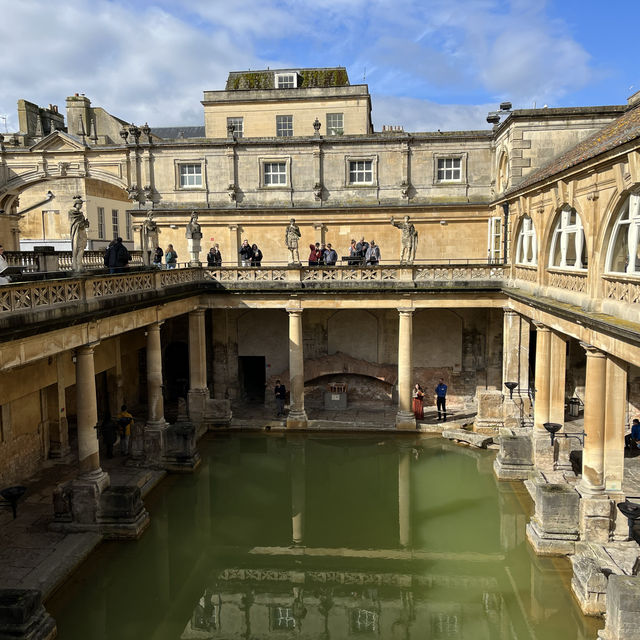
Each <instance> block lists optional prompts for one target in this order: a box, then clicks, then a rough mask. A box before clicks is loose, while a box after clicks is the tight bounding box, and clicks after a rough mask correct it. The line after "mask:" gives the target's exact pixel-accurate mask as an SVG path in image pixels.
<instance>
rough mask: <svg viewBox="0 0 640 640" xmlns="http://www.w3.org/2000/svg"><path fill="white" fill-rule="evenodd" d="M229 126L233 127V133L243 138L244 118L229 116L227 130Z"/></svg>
mask: <svg viewBox="0 0 640 640" xmlns="http://www.w3.org/2000/svg"><path fill="white" fill-rule="evenodd" d="M229 127H233V133H234V134H235V136H236V138H242V137H243V135H244V122H243V118H227V131H228V130H229Z"/></svg>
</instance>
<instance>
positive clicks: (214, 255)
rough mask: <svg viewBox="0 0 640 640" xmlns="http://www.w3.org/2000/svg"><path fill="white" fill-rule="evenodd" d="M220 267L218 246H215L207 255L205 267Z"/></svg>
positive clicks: (220, 259)
mask: <svg viewBox="0 0 640 640" xmlns="http://www.w3.org/2000/svg"><path fill="white" fill-rule="evenodd" d="M220 266H222V254H221V253H220V246H219V245H217V244H215V245H213V247H211V249H209V253H207V267H220Z"/></svg>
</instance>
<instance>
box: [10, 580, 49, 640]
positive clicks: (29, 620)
mask: <svg viewBox="0 0 640 640" xmlns="http://www.w3.org/2000/svg"><path fill="white" fill-rule="evenodd" d="M57 635H58V632H57V629H56V621H55V620H54V619H53V618H52V617H51V616H50V615H49V613H47V611H46V610H45V608H44V606H43V605H42V594H41V593H40V591H36V590H35V589H0V637H1V638H14V639H15V640H53V638H55V637H56V636H57Z"/></svg>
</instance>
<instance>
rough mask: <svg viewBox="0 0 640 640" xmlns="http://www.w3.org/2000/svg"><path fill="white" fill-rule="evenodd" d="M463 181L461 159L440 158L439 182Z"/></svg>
mask: <svg viewBox="0 0 640 640" xmlns="http://www.w3.org/2000/svg"><path fill="white" fill-rule="evenodd" d="M461 179H462V160H461V158H438V180H439V181H447V182H460V180H461Z"/></svg>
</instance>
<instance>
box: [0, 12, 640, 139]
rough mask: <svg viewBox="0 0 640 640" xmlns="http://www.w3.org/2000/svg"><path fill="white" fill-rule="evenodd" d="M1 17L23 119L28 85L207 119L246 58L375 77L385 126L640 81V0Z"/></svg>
mask: <svg viewBox="0 0 640 640" xmlns="http://www.w3.org/2000/svg"><path fill="white" fill-rule="evenodd" d="M0 19H1V20H0V24H2V25H3V27H2V39H1V40H0V43H1V44H0V65H1V66H0V68H1V69H2V72H1V73H0V115H3V116H7V128H8V130H9V131H12V130H15V129H16V128H17V127H16V125H17V118H16V101H17V100H18V99H19V98H25V99H27V100H31V101H33V102H37V103H38V104H40V105H48V104H49V103H54V104H58V105H59V106H60V107H61V108H63V107H64V99H65V97H66V96H68V95H72V94H73V93H75V92H79V93H85V94H86V95H87V96H88V97H89V98H91V100H92V103H93V104H94V106H102V107H104V108H105V109H106V110H107V111H109V112H111V113H113V114H115V115H118V116H119V117H122V118H124V119H125V120H128V121H134V122H136V123H142V122H145V121H148V122H149V124H150V125H152V126H168V125H180V124H181V125H194V124H202V121H203V115H202V106H201V105H200V100H201V99H202V92H203V91H204V90H211V89H222V88H223V87H224V82H225V79H226V76H227V73H228V72H229V71H231V70H242V69H247V68H251V69H261V68H266V67H270V68H278V67H307V66H309V67H312V66H336V65H344V66H345V67H347V70H348V72H349V75H350V79H351V82H352V83H353V84H355V83H359V82H362V80H363V76H365V75H366V80H365V81H366V82H367V83H368V85H369V90H370V92H371V94H372V101H373V119H374V125H375V127H376V129H377V130H379V129H381V127H382V125H383V124H399V125H403V126H404V127H405V130H409V131H424V130H435V129H442V130H451V129H468V128H486V127H487V126H488V125H487V124H486V122H485V117H486V114H487V111H488V110H489V109H493V108H495V107H496V106H497V104H498V103H499V102H500V101H502V100H511V101H512V102H513V104H514V107H516V108H518V107H520V108H529V107H532V106H533V104H534V103H535V104H536V105H537V106H538V107H541V106H543V105H545V104H547V105H548V106H550V107H553V106H572V105H596V104H621V103H624V102H625V101H626V98H627V97H628V96H629V95H630V94H631V93H633V92H635V91H637V90H639V89H640V68H639V65H638V64H637V62H638V59H639V58H640V56H639V55H638V52H637V46H636V45H635V41H636V34H635V33H634V29H635V30H637V24H638V23H639V21H640V2H638V1H637V0H622V1H619V2H616V3H602V2H596V1H595V0H582V1H580V2H579V1H578V0H555V1H548V2H544V1H538V2H530V1H528V0H457V2H452V1H451V0H422V1H420V0H395V1H393V2H391V1H389V0H313V1H311V0H279V1H268V0H233V1H232V2H228V1H227V2H222V1H220V0H154V1H151V0H134V1H125V0H65V1H64V2H63V3H57V4H55V5H52V4H51V2H50V1H49V0H47V1H45V0H21V1H16V0H0ZM634 48H635V50H634ZM0 131H4V122H3V121H2V120H0Z"/></svg>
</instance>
